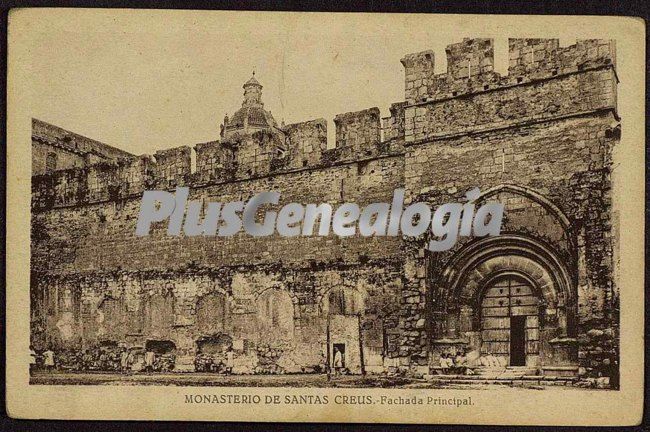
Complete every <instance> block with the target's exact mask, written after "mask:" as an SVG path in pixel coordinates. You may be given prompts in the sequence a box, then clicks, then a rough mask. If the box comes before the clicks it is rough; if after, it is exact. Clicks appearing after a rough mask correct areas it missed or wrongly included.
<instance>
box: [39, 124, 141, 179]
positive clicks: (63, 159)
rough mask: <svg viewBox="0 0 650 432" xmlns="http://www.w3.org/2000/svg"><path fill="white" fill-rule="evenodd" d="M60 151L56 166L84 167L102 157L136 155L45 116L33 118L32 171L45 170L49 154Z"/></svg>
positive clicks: (106, 158)
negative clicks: (52, 122)
mask: <svg viewBox="0 0 650 432" xmlns="http://www.w3.org/2000/svg"><path fill="white" fill-rule="evenodd" d="M50 154H55V155H56V161H57V162H56V169H69V168H74V167H82V166H85V165H89V164H91V163H94V162H99V161H101V160H117V159H121V158H131V157H133V156H134V155H132V154H131V153H128V152H125V151H124V150H120V149H118V148H116V147H112V146H109V145H107V144H104V143H102V142H99V141H95V140H93V139H90V138H86V137H85V136H82V135H79V134H76V133H74V132H70V131H68V130H65V129H62V128H60V127H58V126H54V125H51V124H49V123H46V122H44V121H42V120H38V119H32V173H33V174H45V173H46V163H47V157H48V155H50Z"/></svg>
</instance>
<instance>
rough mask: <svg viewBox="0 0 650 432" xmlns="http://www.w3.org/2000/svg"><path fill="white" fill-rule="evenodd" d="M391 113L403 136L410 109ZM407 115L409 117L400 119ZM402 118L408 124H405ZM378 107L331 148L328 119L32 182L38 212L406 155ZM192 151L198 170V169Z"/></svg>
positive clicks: (353, 121)
mask: <svg viewBox="0 0 650 432" xmlns="http://www.w3.org/2000/svg"><path fill="white" fill-rule="evenodd" d="M394 105H395V106H394V107H392V108H391V113H392V114H393V116H392V117H388V118H387V119H390V124H391V125H393V126H391V127H392V130H394V131H399V130H400V128H401V130H402V131H403V127H401V126H400V125H403V114H404V112H403V109H402V108H401V105H400V104H394ZM400 116H401V117H400ZM400 118H401V120H400ZM380 120H381V119H380V112H379V109H378V108H371V109H367V110H363V111H359V112H350V113H345V114H340V115H338V116H336V119H335V123H336V125H337V141H336V146H335V147H334V148H328V143H327V122H326V121H325V119H315V120H309V121H306V122H302V123H294V124H289V125H286V126H284V127H283V128H282V129H279V130H278V131H277V132H276V131H274V132H268V131H257V132H255V133H253V134H232V135H231V136H229V137H228V138H227V139H224V140H222V141H209V142H204V143H198V144H196V145H195V146H194V147H193V148H191V147H189V146H180V147H175V148H171V149H165V150H161V151H158V152H156V153H155V154H154V155H153V156H150V155H142V156H139V157H135V158H132V159H127V158H124V159H118V160H115V161H102V162H99V163H94V164H90V165H87V166H85V167H76V168H71V169H64V170H57V171H53V172H51V173H49V174H41V175H35V176H33V177H32V190H33V194H32V206H33V207H34V208H35V209H38V210H45V209H49V208H56V207H68V206H74V205H82V204H90V203H98V202H104V201H118V200H121V199H125V198H127V197H131V196H137V195H140V194H142V192H144V191H145V190H151V189H167V190H169V189H174V188H175V187H177V186H190V187H200V186H205V185H208V184H217V183H228V182H232V181H239V180H246V179H253V178H259V177H264V176H268V175H274V174H280V173H286V172H294V171H299V170H304V169H324V168H327V167H333V166H337V165H341V164H347V163H353V162H356V161H360V160H368V159H373V158H377V157H382V156H388V155H397V154H400V152H401V151H402V150H403V147H402V146H401V144H400V143H397V141H398V139H397V136H396V133H397V132H396V133H393V136H392V137H391V138H390V139H389V141H390V145H389V144H388V143H386V145H382V142H381V140H380V136H381V121H380ZM192 151H194V152H195V156H196V168H195V169H194V170H193V169H192Z"/></svg>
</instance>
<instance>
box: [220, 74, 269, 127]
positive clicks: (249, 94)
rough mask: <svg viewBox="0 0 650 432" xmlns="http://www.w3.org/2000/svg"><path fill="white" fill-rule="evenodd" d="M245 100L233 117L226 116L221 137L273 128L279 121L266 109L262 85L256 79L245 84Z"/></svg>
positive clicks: (252, 78)
mask: <svg viewBox="0 0 650 432" xmlns="http://www.w3.org/2000/svg"><path fill="white" fill-rule="evenodd" d="M243 87H244V101H243V102H242V106H241V108H239V109H238V110H237V111H236V112H235V114H233V116H232V118H228V116H226V117H225V118H224V120H223V126H222V128H221V139H222V140H223V139H228V138H230V137H231V136H233V135H235V134H252V133H253V132H257V131H259V130H273V129H274V128H277V123H276V121H275V119H274V118H273V115H271V112H270V111H266V110H265V109H264V103H263V102H262V88H263V87H262V85H261V84H260V83H259V82H258V81H257V79H255V72H253V76H252V77H251V79H249V80H248V81H246V83H245V84H244V86H243Z"/></svg>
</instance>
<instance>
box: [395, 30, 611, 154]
mask: <svg viewBox="0 0 650 432" xmlns="http://www.w3.org/2000/svg"><path fill="white" fill-rule="evenodd" d="M446 54H447V72H446V73H443V74H433V72H432V71H433V65H434V60H433V58H432V53H431V51H423V52H422V53H416V54H410V55H408V56H406V57H405V58H404V59H402V64H404V67H405V76H406V81H405V97H406V104H407V105H406V106H405V108H404V109H405V115H404V117H405V126H404V131H405V132H404V139H405V142H406V143H407V144H409V143H414V142H423V141H429V140H432V139H439V138H442V137H445V136H453V135H454V134H461V133H476V132H481V131H485V130H489V129H493V128H503V127H509V126H512V125H515V124H519V123H525V122H531V121H536V122H539V121H543V120H545V119H546V120H548V119H553V118H559V117H563V116H571V115H581V114H584V113H588V112H592V111H597V110H603V109H610V110H612V111H614V112H615V110H616V82H617V78H616V71H615V69H614V67H615V59H616V55H615V48H614V42H613V41H607V40H581V41H578V42H577V43H576V44H574V45H571V46H567V47H560V46H559V41H558V40H557V39H510V40H509V54H508V55H509V68H508V74H507V75H505V76H501V75H500V74H498V73H496V72H495V71H494V47H493V43H492V40H491V39H464V40H463V41H462V42H460V43H456V44H452V45H449V46H448V47H447V49H446ZM422 58H425V59H431V60H430V61H428V62H424V63H423V62H422V60H421V59H422ZM418 59H419V60H418ZM416 60H417V61H416ZM423 65H424V66H423ZM425 66H426V67H425Z"/></svg>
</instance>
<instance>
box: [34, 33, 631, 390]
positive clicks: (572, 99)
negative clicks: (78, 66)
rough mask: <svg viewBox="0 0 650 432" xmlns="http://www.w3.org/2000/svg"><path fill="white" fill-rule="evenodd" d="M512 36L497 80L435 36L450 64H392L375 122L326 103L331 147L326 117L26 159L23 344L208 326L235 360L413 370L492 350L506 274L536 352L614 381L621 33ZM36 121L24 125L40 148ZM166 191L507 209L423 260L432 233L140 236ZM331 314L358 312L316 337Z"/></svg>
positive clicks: (183, 337)
mask: <svg viewBox="0 0 650 432" xmlns="http://www.w3.org/2000/svg"><path fill="white" fill-rule="evenodd" d="M509 51H510V52H509V56H510V68H509V74H508V75H507V76H500V75H498V74H496V73H495V72H494V71H493V64H494V59H493V56H494V54H493V48H492V42H491V40H489V39H466V40H463V41H462V42H460V43H458V44H454V45H451V46H450V47H448V49H447V57H448V66H447V73H445V74H439V75H436V74H435V73H434V70H433V69H434V55H433V53H432V52H429V51H425V52H423V53H416V54H411V55H408V56H406V57H404V59H402V63H403V64H404V67H405V77H406V78H405V101H402V102H398V103H395V104H393V105H392V106H391V115H390V116H389V117H385V118H383V119H381V116H380V112H379V110H378V109H377V108H371V109H368V110H363V111H359V112H352V113H346V114H341V115H339V116H337V117H336V119H334V123H335V127H336V143H334V144H335V145H334V146H333V148H328V146H327V122H326V121H325V120H322V119H319V120H311V121H307V122H304V123H296V124H292V125H288V126H273V127H271V126H268V125H267V126H268V127H264V128H262V129H259V130H257V129H256V130H255V131H254V132H253V133H243V132H241V131H239V132H237V131H234V129H233V131H234V132H232V131H231V132H232V133H229V134H226V135H227V136H226V135H224V137H222V139H221V141H211V142H207V143H201V144H197V145H196V146H195V147H194V150H195V151H196V170H195V171H194V172H192V167H191V152H192V149H191V148H189V147H179V148H176V149H168V150H164V151H160V152H157V153H156V155H155V156H154V157H153V158H152V157H148V156H141V157H131V158H113V159H110V158H109V159H108V160H105V161H101V162H100V163H96V162H97V161H90V163H85V162H84V163H70V164H68V165H69V166H70V167H71V168H70V169H64V170H58V171H54V172H52V173H48V174H44V173H42V172H40V171H35V176H34V177H33V179H32V190H33V198H32V208H33V217H32V339H33V342H34V343H35V344H36V345H39V346H43V345H45V344H53V345H57V346H65V347H70V346H79V345H83V346H92V345H93V344H97V343H99V342H100V341H102V340H114V341H119V342H122V341H125V342H126V343H129V344H143V343H145V342H146V341H147V340H150V339H164V340H171V341H173V342H174V344H175V346H176V350H177V351H178V353H179V355H185V356H191V355H194V354H195V353H196V352H197V350H198V346H197V340H198V339H199V338H201V337H214V338H215V339H214V340H215V341H217V342H218V343H217V342H214V346H218V347H221V345H219V344H222V343H224V344H226V345H227V344H230V345H232V346H234V347H235V348H234V349H235V351H236V359H237V361H236V364H235V366H234V367H233V371H234V372H236V373H294V372H316V371H322V370H324V368H325V366H326V365H327V364H328V355H329V356H330V357H331V356H332V349H333V345H332V344H333V343H337V341H336V340H332V339H336V338H343V337H344V338H345V342H342V343H345V344H347V347H348V348H346V349H350V348H349V347H350V346H351V345H355V346H356V347H357V348H356V350H357V351H359V349H358V347H359V345H360V346H362V350H361V351H360V356H361V355H362V356H363V358H364V360H363V361H364V362H365V364H366V365H368V366H372V367H373V369H375V368H383V369H384V370H387V371H388V372H389V374H399V373H405V372H404V371H408V370H412V371H417V374H422V373H423V371H424V369H425V368H426V366H427V365H430V364H432V363H435V362H436V361H438V358H439V354H440V353H441V352H443V351H447V352H452V351H454V352H455V351H456V350H457V349H460V348H465V349H467V350H468V351H471V352H475V353H477V355H480V354H481V353H483V354H485V351H486V347H485V345H483V344H482V340H483V339H485V338H486V337H487V333H486V331H488V330H486V329H485V328H483V327H482V324H481V319H480V318H481V315H480V314H481V307H482V306H481V305H482V303H481V301H482V295H483V292H484V291H482V290H484V287H485V286H486V284H487V285H489V284H490V283H492V282H493V281H494V280H496V279H494V278H497V279H498V278H499V277H502V276H501V275H502V274H505V273H514V274H517V275H519V277H522V278H524V279H525V280H526V283H527V284H529V285H530V286H531V287H532V288H531V289H532V292H533V294H531V296H532V297H531V298H535V299H536V301H538V303H536V304H535V306H534V307H535V308H537V309H535V312H534V313H530V316H532V317H535V319H531V320H530V323H528V324H527V325H529V324H530V326H529V328H527V329H528V332H529V333H530V334H531V335H533V334H535V335H536V336H535V337H536V338H537V339H530V341H533V342H536V343H535V344H532V345H531V346H532V347H531V348H530V350H531V351H530V352H529V353H528V354H527V355H529V356H530V358H529V360H530V361H531V362H533V363H534V364H536V365H537V366H539V365H542V366H570V367H574V366H575V367H576V369H575V370H577V366H578V365H579V366H580V368H581V369H580V371H581V375H584V376H589V377H598V376H614V375H615V374H617V373H618V372H617V371H618V291H617V287H615V286H614V285H613V281H612V267H613V265H614V254H613V251H614V248H615V244H614V241H615V239H614V237H613V233H612V215H611V199H612V198H611V154H612V148H613V146H614V145H615V144H616V143H617V141H618V139H619V137H620V128H619V126H618V118H617V115H616V76H615V71H614V67H615V57H614V49H613V44H612V43H610V42H609V41H598V40H591V41H579V42H578V43H577V44H576V45H573V46H570V47H562V48H561V47H559V45H558V44H557V41H555V40H540V39H514V40H511V41H510V50H509ZM255 88H256V87H255ZM255 95H257V93H255ZM255 95H254V96H255ZM256 97H257V96H256ZM256 103H257V102H256ZM244 129H245V128H244ZM244 129H242V130H244ZM238 130H239V129H238ZM41 135H43V130H42V129H39V128H38V127H36V126H35V129H34V137H33V141H34V142H35V144H34V145H35V148H36V147H38V151H36V150H35V156H34V157H40V158H41V159H42V156H43V154H44V152H43V151H42V150H43V149H42V148H41V147H42V146H43V145H46V146H47V145H49V144H47V142H48V140H45V139H42V138H43V137H42V136H41ZM52 139H53V140H55V139H60V137H59V138H57V137H53V138H52ZM44 143H45V144H44ZM39 146H41V147H39ZM39 155H40V156H39ZM41 162H42V161H41ZM77 162H78V161H77ZM41 165H42V163H41ZM68 165H64V166H62V167H65V168H68ZM179 185H184V186H189V187H190V188H191V195H190V199H198V200H204V201H220V202H227V201H238V200H243V201H245V200H247V199H249V198H250V197H251V196H253V195H254V194H255V193H257V192H260V191H266V190H276V191H279V192H281V193H282V199H281V203H280V204H281V205H283V204H286V203H290V202H299V203H303V204H307V203H321V202H327V203H330V204H332V206H337V205H338V204H341V203H343V202H356V203H357V204H359V205H360V206H363V205H367V204H370V203H375V202H390V201H391V198H392V195H393V191H394V190H395V189H396V188H404V189H405V190H406V199H405V201H406V202H407V203H410V202H414V201H423V202H426V203H429V204H430V205H432V206H434V207H435V206H438V205H441V204H443V203H447V202H461V203H465V202H466V197H465V194H466V192H467V191H468V190H470V189H473V188H475V187H479V188H480V189H481V191H482V192H483V194H482V195H481V196H480V197H479V198H478V199H476V202H475V205H476V206H479V205H480V204H482V203H485V202H488V201H493V200H497V201H500V202H502V203H504V205H505V209H506V211H505V218H504V221H503V229H502V236H499V237H497V238H486V239H476V238H471V237H470V238H465V237H461V238H459V241H458V243H457V244H456V245H455V246H454V247H453V248H452V249H451V250H449V251H446V252H441V253H435V254H432V253H430V252H429V251H428V250H427V247H426V245H427V242H428V241H429V240H430V238H429V236H428V235H423V236H422V237H419V238H399V237H372V238H364V237H360V236H352V237H347V238H339V237H335V236H333V235H330V236H328V237H316V236H314V237H293V238H287V237H279V236H277V235H273V236H270V237H251V236H248V235H245V234H238V235H236V236H233V237H230V238H218V237H170V236H167V235H166V232H165V231H166V225H165V224H156V226H154V228H153V230H152V234H151V235H150V236H148V237H136V236H135V224H136V220H137V215H138V210H139V204H140V197H141V194H142V192H143V191H144V190H147V189H154V188H166V189H171V188H174V187H175V186H179ZM331 315H341V316H346V319H349V318H350V317H358V318H355V319H357V321H356V324H350V325H351V326H352V327H350V328H351V329H352V330H351V331H349V332H346V334H345V335H342V334H341V335H338V336H336V335H334V336H332V334H331V333H330V335H329V336H330V337H329V338H328V329H329V327H328V326H329V325H330V324H331V320H330V318H331ZM350 322H352V321H350ZM330 332H331V329H330ZM353 334H355V335H356V336H353ZM530 337H531V338H532V337H533V336H530ZM224 338H225V339H224ZM224 340H227V342H223V341H224ZM328 341H329V343H330V346H329V347H328ZM435 341H444V343H434V342H435ZM348 352H349V353H352V351H348ZM527 361H528V360H527ZM567 370H569V369H567ZM570 370H573V369H570ZM570 370H569V372H570ZM569 372H566V371H561V373H569ZM612 382H616V381H614V378H612ZM593 385H594V386H595V385H597V384H595V381H594V384H593ZM599 385H605V384H599Z"/></svg>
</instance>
